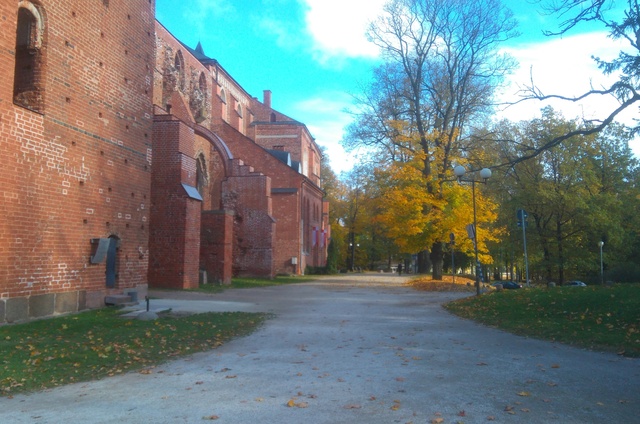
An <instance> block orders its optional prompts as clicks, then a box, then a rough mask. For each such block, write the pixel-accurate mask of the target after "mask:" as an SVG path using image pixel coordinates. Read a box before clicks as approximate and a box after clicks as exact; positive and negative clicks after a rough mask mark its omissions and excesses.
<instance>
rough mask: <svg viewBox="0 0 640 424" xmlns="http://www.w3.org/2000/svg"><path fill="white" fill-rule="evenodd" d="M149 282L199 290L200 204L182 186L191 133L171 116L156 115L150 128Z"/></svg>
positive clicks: (190, 177) (190, 174) (188, 178)
mask: <svg viewBox="0 0 640 424" xmlns="http://www.w3.org/2000/svg"><path fill="white" fill-rule="evenodd" d="M153 140H154V161H153V172H152V181H151V185H152V187H153V190H152V193H151V212H150V213H151V222H150V225H151V231H150V235H149V239H150V240H149V253H150V257H149V282H150V284H151V285H153V286H154V287H173V288H194V287H198V271H199V266H198V265H199V264H198V262H199V257H200V211H201V202H200V201H198V200H194V199H191V198H189V196H187V192H186V191H185V189H184V187H183V186H182V183H183V182H184V183H186V184H189V185H191V186H193V185H194V182H195V181H194V180H195V172H194V169H195V160H194V159H193V158H191V157H189V156H187V155H185V154H184V152H183V151H182V149H183V148H184V149H186V150H193V141H194V133H193V130H192V129H191V128H189V127H187V126H186V125H185V124H184V123H182V122H180V121H177V120H172V119H171V117H170V116H168V115H164V116H158V117H156V122H155V124H154V128H153Z"/></svg>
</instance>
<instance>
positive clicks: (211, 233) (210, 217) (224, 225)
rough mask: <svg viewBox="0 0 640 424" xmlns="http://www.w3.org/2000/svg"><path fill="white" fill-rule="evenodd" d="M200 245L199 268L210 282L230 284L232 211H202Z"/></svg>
mask: <svg viewBox="0 0 640 424" xmlns="http://www.w3.org/2000/svg"><path fill="white" fill-rule="evenodd" d="M201 233H202V234H201V238H200V239H201V245H200V263H201V268H202V269H204V270H206V271H207V278H208V282H209V283H210V284H231V276H232V264H233V213H232V212H228V211H207V212H203V213H202V229H201Z"/></svg>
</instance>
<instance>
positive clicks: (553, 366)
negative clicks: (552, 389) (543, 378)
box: [551, 364, 560, 368]
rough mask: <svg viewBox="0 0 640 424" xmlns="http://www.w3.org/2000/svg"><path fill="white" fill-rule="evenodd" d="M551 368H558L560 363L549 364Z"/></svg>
mask: <svg viewBox="0 0 640 424" xmlns="http://www.w3.org/2000/svg"><path fill="white" fill-rule="evenodd" d="M551 368H560V365H559V364H553V365H551Z"/></svg>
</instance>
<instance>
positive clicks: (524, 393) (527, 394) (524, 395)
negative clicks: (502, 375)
mask: <svg viewBox="0 0 640 424" xmlns="http://www.w3.org/2000/svg"><path fill="white" fill-rule="evenodd" d="M518 396H523V397H527V396H531V393H529V392H519V393H518Z"/></svg>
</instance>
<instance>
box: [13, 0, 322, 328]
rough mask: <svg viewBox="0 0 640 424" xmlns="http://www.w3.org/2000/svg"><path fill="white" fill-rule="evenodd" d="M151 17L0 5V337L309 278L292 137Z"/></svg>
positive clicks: (310, 224) (138, 0)
mask: <svg viewBox="0 0 640 424" xmlns="http://www.w3.org/2000/svg"><path fill="white" fill-rule="evenodd" d="M154 7H155V2H154V1H153V0H110V1H107V0H65V1H62V0H0V17H1V18H2V19H1V20H0V59H1V60H0V183H1V184H0V323H2V322H15V321H19V320H24V319H28V318H32V317H40V316H47V315H54V314H57V313H65V312H72V311H77V310H81V309H85V308H93V307H99V306H102V305H104V302H105V296H107V295H114V294H122V293H128V292H131V291H135V292H137V295H138V297H142V296H143V295H144V294H145V293H146V289H147V285H148V284H149V285H154V286H158V287H173V288H193V287H196V286H197V285H198V283H199V282H201V281H202V280H203V278H204V277H205V276H206V277H207V280H208V281H209V282H221V283H229V282H230V280H231V277H232V275H256V276H266V277H273V276H274V275H276V274H278V273H294V274H299V273H303V272H304V270H305V268H306V267H307V266H322V265H324V264H325V261H326V239H325V238H326V236H327V235H328V234H329V228H328V225H327V222H328V219H327V217H328V208H327V204H326V202H323V199H322V197H323V194H322V191H321V189H320V180H319V175H320V153H319V149H318V147H317V146H316V144H315V142H314V140H313V138H312V137H311V135H310V134H309V132H308V130H307V128H306V127H305V126H304V125H303V124H301V123H299V122H297V121H294V120H292V119H291V118H289V117H287V116H286V115H284V114H282V113H280V112H277V111H275V110H273V109H272V108H271V93H270V92H269V91H265V93H264V101H263V102H260V101H258V100H257V99H256V98H254V97H252V96H250V95H249V94H248V93H247V92H246V91H245V90H244V89H243V88H242V87H241V86H240V85H239V84H238V82H236V81H235V80H234V79H233V78H232V77H231V76H230V75H229V74H228V73H227V72H226V71H225V70H224V68H222V67H221V66H220V64H219V63H218V62H217V61H215V60H214V59H211V58H209V57H207V56H206V55H204V52H203V49H202V48H201V47H200V46H198V48H196V49H190V48H187V47H185V46H184V45H182V44H181V43H180V42H179V41H178V40H176V39H175V38H174V37H173V36H172V35H171V34H170V33H169V32H168V31H167V30H166V29H165V28H164V27H163V26H162V25H160V24H158V23H157V22H156V21H155V18H154V16H155V11H154Z"/></svg>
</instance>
